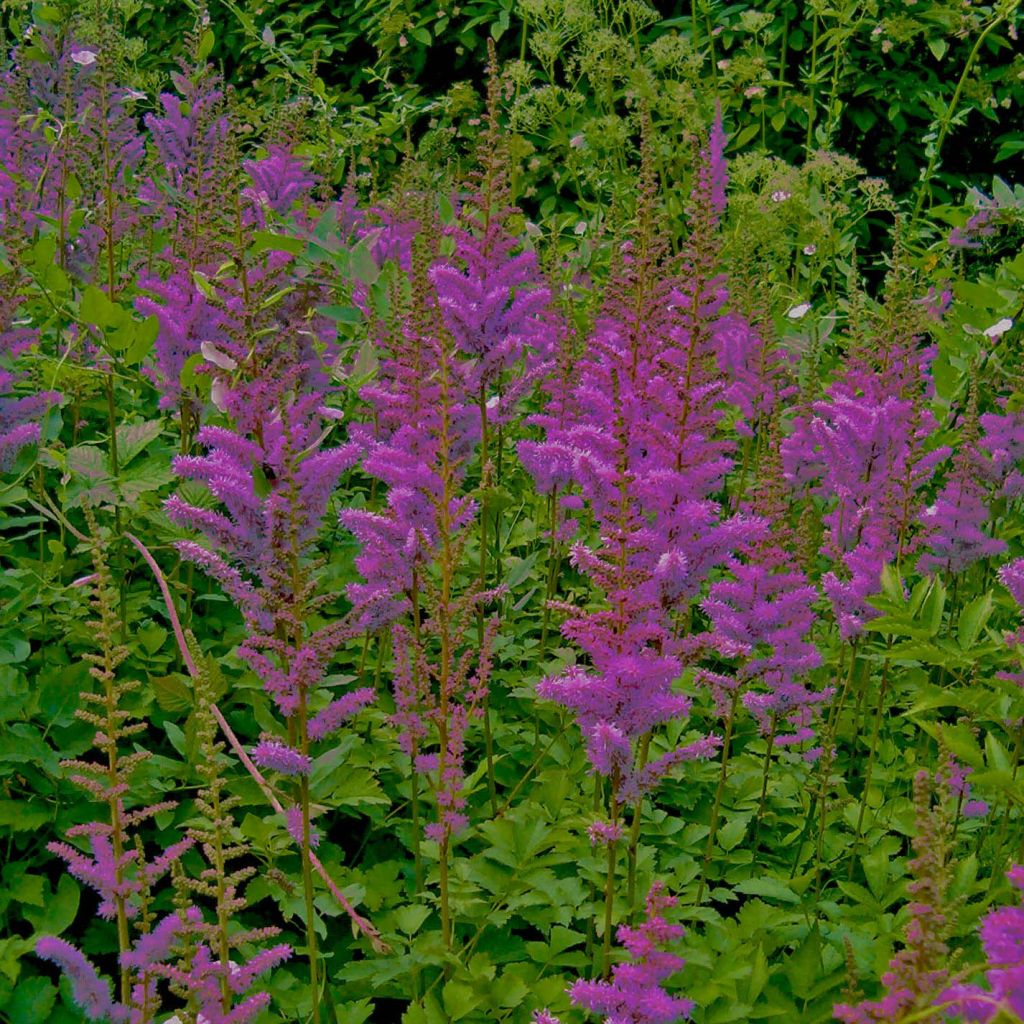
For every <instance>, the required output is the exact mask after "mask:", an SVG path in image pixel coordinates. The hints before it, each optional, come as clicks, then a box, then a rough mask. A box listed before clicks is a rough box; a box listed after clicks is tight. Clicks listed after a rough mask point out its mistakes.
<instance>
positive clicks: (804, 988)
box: [784, 927, 821, 993]
mask: <svg viewBox="0 0 1024 1024" xmlns="http://www.w3.org/2000/svg"><path fill="white" fill-rule="evenodd" d="M784 970H785V972H786V977H787V978H788V979H789V985H790V989H791V990H792V991H793V992H794V993H802V992H809V991H810V990H811V988H813V986H814V983H815V982H816V981H817V980H818V976H819V974H820V973H821V936H820V935H819V934H818V929H817V927H814V928H812V929H811V930H810V931H809V932H808V933H807V935H806V936H805V937H804V940H803V942H801V943H800V945H799V946H797V948H796V949H795V950H794V951H793V955H792V956H791V957H790V958H789V959H788V960H787V961H786V964H785V967H784Z"/></svg>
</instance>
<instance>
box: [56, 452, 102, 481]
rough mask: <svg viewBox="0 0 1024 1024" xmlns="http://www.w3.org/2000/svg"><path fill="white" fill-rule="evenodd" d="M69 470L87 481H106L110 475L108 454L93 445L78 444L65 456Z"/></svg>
mask: <svg viewBox="0 0 1024 1024" xmlns="http://www.w3.org/2000/svg"><path fill="white" fill-rule="evenodd" d="M65 461H66V465H67V468H68V470H69V471H70V472H71V473H74V474H75V475H76V476H80V477H84V478H85V479H86V480H105V479H106V478H107V477H108V476H109V474H110V470H109V464H108V461H107V453H106V452H104V451H103V449H102V448H97V447H96V445H93V444H78V445H75V446H74V448H69V449H68V450H67V453H66V454H65Z"/></svg>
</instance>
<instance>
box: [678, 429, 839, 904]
mask: <svg viewBox="0 0 1024 1024" xmlns="http://www.w3.org/2000/svg"><path fill="white" fill-rule="evenodd" d="M766 432H767V433H769V436H771V434H772V431H770V430H768V431H766ZM760 473H761V476H760V479H759V480H758V481H757V483H756V485H755V489H754V494H753V496H752V498H751V500H750V501H749V503H748V508H747V511H748V513H749V514H750V516H751V518H752V521H757V522H761V523H765V524H767V527H768V528H767V531H765V532H761V533H758V532H757V531H753V532H752V534H751V538H750V539H749V540H748V541H746V542H744V543H742V544H740V545H739V546H738V549H737V553H736V554H735V555H732V556H730V557H729V558H728V559H727V560H726V563H725V567H726V568H727V569H728V571H729V575H728V576H725V577H722V578H719V579H717V580H715V581H714V582H713V583H712V584H711V587H710V589H709V593H708V597H707V598H706V599H705V600H704V601H703V602H701V608H702V610H703V611H704V613H705V614H706V615H707V617H708V620H709V623H710V629H709V631H708V634H707V639H706V641H705V643H706V649H707V651H708V653H709V654H712V655H714V656H715V657H716V658H717V659H718V660H719V661H721V660H722V659H725V660H726V661H732V662H735V663H736V665H735V668H734V669H733V671H732V672H729V673H726V672H723V671H722V670H721V667H716V668H715V669H710V668H703V669H701V670H699V672H698V676H697V678H698V680H699V681H700V682H702V683H703V684H704V685H707V686H709V688H710V689H711V692H712V694H713V696H714V700H715V704H716V707H717V711H718V714H719V715H720V716H721V717H722V718H723V719H724V721H725V725H726V729H725V738H724V741H723V751H722V768H721V771H720V773H719V779H718V787H717V790H716V794H715V803H714V807H713V809H712V819H711V829H710V831H709V833H708V840H707V844H706V847H705V856H704V867H703V870H702V875H701V879H702V880H701V891H703V884H704V882H705V880H706V877H707V872H708V868H709V866H710V861H711V856H712V852H713V848H714V840H715V835H716V833H717V828H718V821H719V814H720V810H721V802H722V797H723V795H724V789H725V783H726V771H727V766H728V755H729V746H730V742H731V739H732V733H733V730H734V728H735V724H736V714H737V710H738V707H739V705H740V703H741V702H742V705H743V706H744V707H745V708H746V709H747V710H748V711H749V712H750V713H751V714H752V715H753V716H754V718H755V720H756V721H757V725H758V729H759V731H760V733H761V735H762V736H765V737H766V742H767V746H766V751H765V757H764V770H763V773H762V783H761V799H760V803H759V806H758V813H757V826H756V829H759V828H760V824H761V820H762V816H763V814H764V810H765V806H766V801H767V793H768V779H769V772H770V767H771V758H772V754H773V752H774V751H775V749H776V748H777V747H792V746H797V747H798V746H801V745H804V744H806V743H807V742H808V741H810V740H811V739H813V738H814V736H815V729H814V727H813V726H814V725H815V723H816V719H817V718H818V716H819V713H820V709H821V707H822V705H823V704H825V703H826V702H827V701H828V700H830V699H831V697H832V696H833V692H834V691H833V688H832V687H825V688H824V689H821V690H815V689H813V688H811V687H809V686H808V676H809V674H810V673H811V672H812V670H814V669H815V668H817V667H818V666H819V665H820V664H821V655H820V653H819V652H818V649H817V648H816V647H815V645H814V644H813V643H811V642H810V640H809V639H808V637H809V634H810V631H811V629H812V627H813V625H814V622H815V618H816V616H815V611H814V604H815V602H816V601H817V598H818V591H817V588H816V587H814V586H813V585H812V584H811V583H810V581H809V580H808V578H807V576H806V574H805V573H804V572H803V571H802V569H801V567H800V565H799V559H798V557H797V555H796V551H797V549H798V542H797V541H798V538H797V535H796V531H795V530H794V529H793V528H792V526H791V525H790V522H789V502H788V500H787V494H786V489H785V482H784V480H783V478H782V468H781V464H780V462H779V459H778V454H777V450H776V449H775V448H774V446H773V444H772V441H771V440H769V442H768V451H767V452H766V453H765V455H764V456H763V457H762V459H761V466H760ZM819 752H820V748H811V749H809V750H807V751H806V753H805V755H804V756H805V758H807V759H808V760H812V759H814V758H815V757H817V755H818V753H819ZM756 829H755V838H754V842H755V844H756V841H757V831H756Z"/></svg>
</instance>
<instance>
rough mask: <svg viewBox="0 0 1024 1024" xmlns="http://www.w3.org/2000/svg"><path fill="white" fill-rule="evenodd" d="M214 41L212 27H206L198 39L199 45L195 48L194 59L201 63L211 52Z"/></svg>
mask: <svg viewBox="0 0 1024 1024" xmlns="http://www.w3.org/2000/svg"><path fill="white" fill-rule="evenodd" d="M215 42H216V36H214V34H213V29H212V28H208V29H206V31H205V32H203V34H202V36H201V37H200V39H199V46H198V47H197V49H196V61H197V62H198V63H200V64H201V63H202V62H203V61H204V60H206V58H207V57H209V56H210V54H211V53H212V52H213V44H214V43H215Z"/></svg>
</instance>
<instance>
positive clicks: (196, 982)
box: [153, 907, 292, 1024]
mask: <svg viewBox="0 0 1024 1024" xmlns="http://www.w3.org/2000/svg"><path fill="white" fill-rule="evenodd" d="M175 916H176V923H177V936H178V945H179V947H180V948H182V949H183V950H187V956H186V958H185V959H184V960H179V961H178V962H174V961H170V962H164V963H159V964H155V965H154V966H153V973H154V974H155V975H157V976H159V977H160V978H164V979H166V980H167V981H168V983H169V985H170V988H171V991H172V992H174V993H175V994H176V995H177V996H179V997H180V998H181V999H184V1000H187V1001H188V1006H189V1007H190V1008H194V1009H195V1011H196V1014H197V1018H196V1019H197V1020H198V1019H202V1020H204V1021H208V1022H209V1024H250V1022H251V1021H253V1020H254V1019H255V1018H256V1017H257V1016H258V1015H259V1014H260V1013H261V1012H262V1011H263V1010H265V1009H266V1008H267V1006H269V1004H270V995H269V993H267V992H257V993H255V994H253V995H249V994H248V992H249V990H250V989H251V988H252V986H253V984H254V983H255V981H256V979H257V978H258V977H259V976H260V975H262V974H265V973H266V972H267V971H270V970H273V968H274V967H276V966H278V965H279V964H282V963H284V962H285V961H286V960H288V959H290V958H291V955H292V949H291V947H290V946H287V945H284V944H281V945H277V946H269V947H267V948H265V949H263V950H261V951H260V952H258V953H256V954H255V956H253V957H252V958H251V959H250V960H249V961H247V962H244V963H237V962H235V961H233V960H228V961H227V962H225V961H223V960H222V959H220V957H218V956H217V955H216V954H215V952H214V951H213V949H211V947H210V945H209V944H208V941H207V939H206V931H207V929H206V926H205V925H204V922H203V918H202V913H201V912H200V911H199V909H198V908H196V907H189V908H188V909H186V910H184V911H182V912H180V914H179V915H175ZM271 931H273V929H271Z"/></svg>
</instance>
